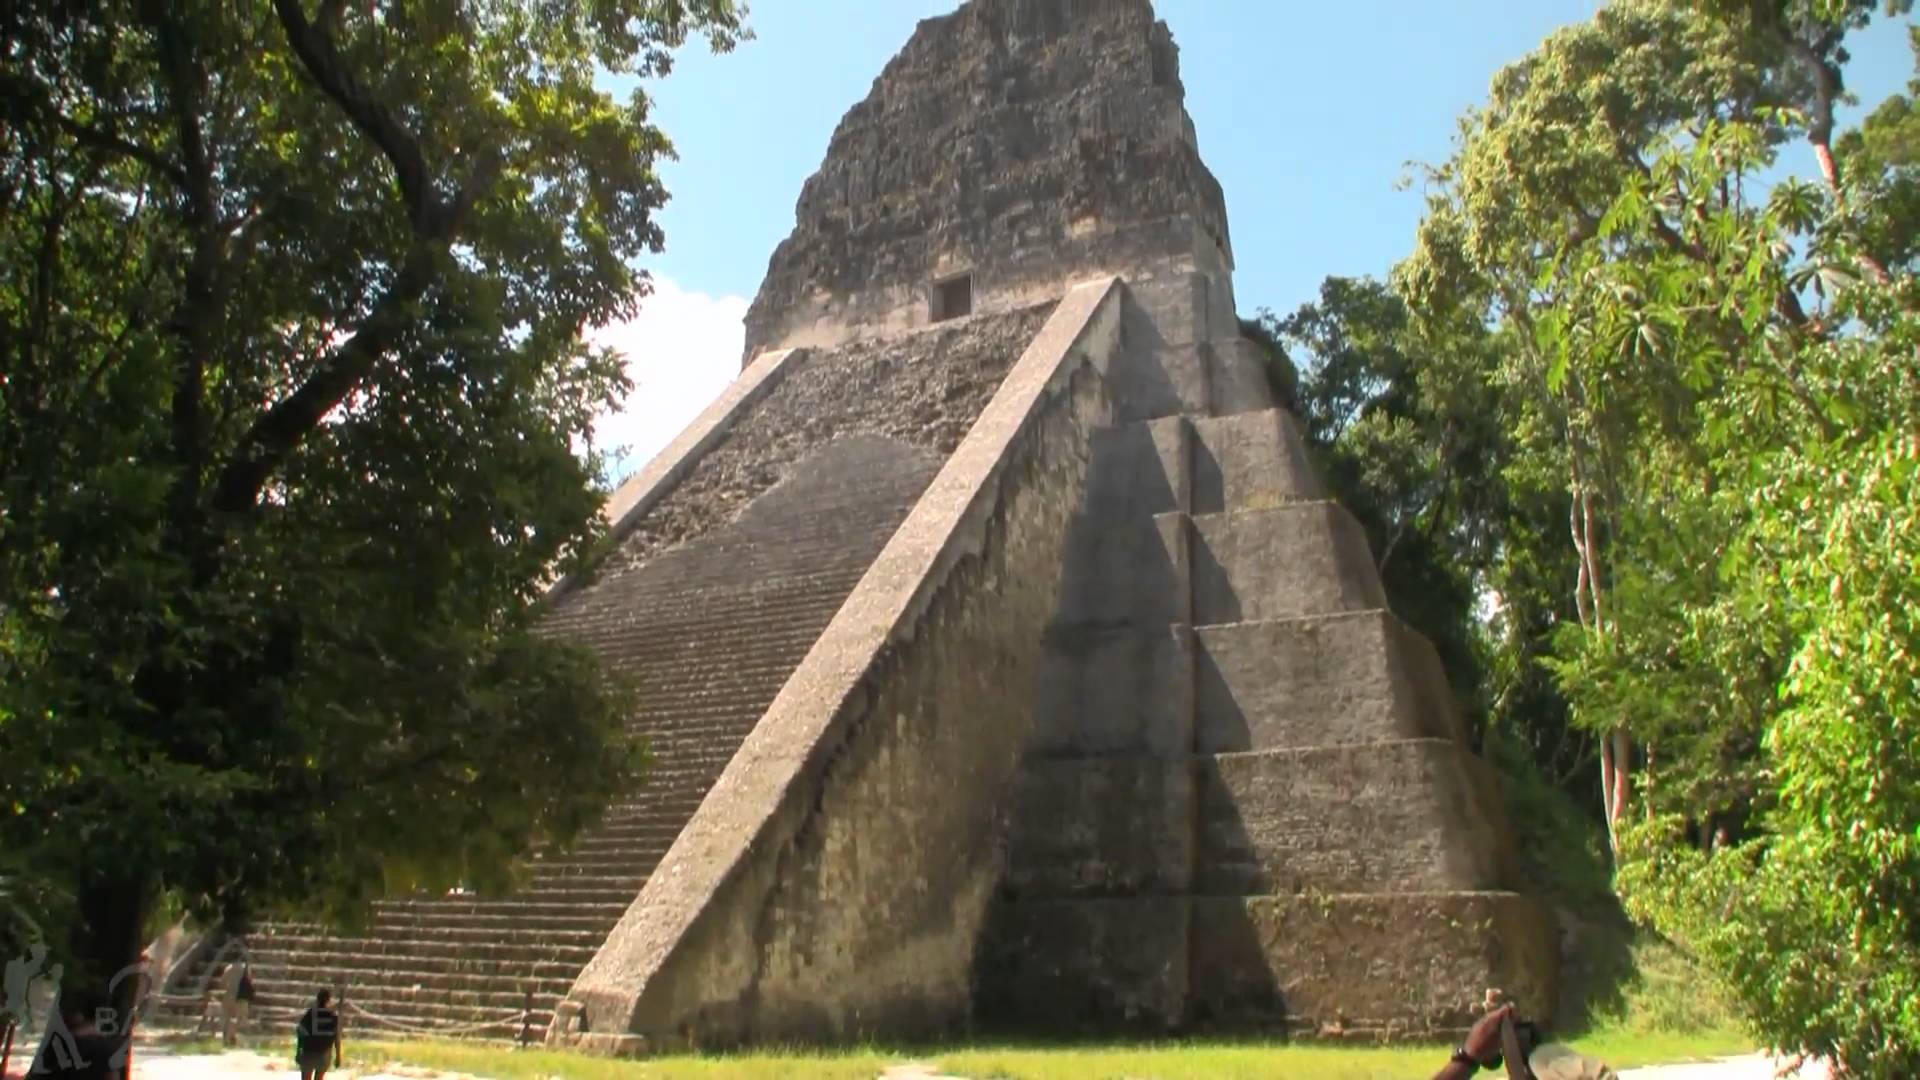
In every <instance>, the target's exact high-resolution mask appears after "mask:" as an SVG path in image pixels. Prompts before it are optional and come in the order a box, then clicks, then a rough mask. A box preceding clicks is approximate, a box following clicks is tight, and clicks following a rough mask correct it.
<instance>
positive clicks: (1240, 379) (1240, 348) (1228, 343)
mask: <svg viewBox="0 0 1920 1080" xmlns="http://www.w3.org/2000/svg"><path fill="white" fill-rule="evenodd" d="M1207 364H1208V366H1207V384H1208V386H1209V387H1210V388H1211V389H1212V391H1213V401H1212V402H1211V405H1212V412H1213V414H1214V415H1215V416H1232V415H1235V414H1238V413H1248V412H1259V411H1262V410H1266V409H1271V408H1273V406H1274V400H1273V387H1272V385H1271V384H1270V383H1268V382H1267V371H1266V361H1265V359H1264V358H1263V357H1262V356H1261V354H1260V348H1259V346H1257V345H1255V344H1254V343H1253V342H1251V341H1248V340H1247V339H1245V338H1240V337H1235V338H1228V339H1226V340H1223V341H1215V342H1213V343H1211V344H1210V345H1209V346H1208V349H1207Z"/></svg>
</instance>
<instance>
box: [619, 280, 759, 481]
mask: <svg viewBox="0 0 1920 1080" xmlns="http://www.w3.org/2000/svg"><path fill="white" fill-rule="evenodd" d="M746 314H747V300H746V298H745V297H743V296H719V297H715V296H708V295H707V294H706V293H697V292H687V291H686V290H684V289H682V288H680V286H679V285H677V284H675V283H674V282H673V281H671V280H669V279H667V278H663V277H659V276H657V275H656V276H655V277H654V279H653V292H652V294H651V295H649V296H647V297H646V298H645V299H643V300H642V301H640V311H639V313H638V314H636V315H635V316H634V317H633V318H631V319H629V320H627V321H626V322H623V323H615V324H613V325H611V326H606V327H603V328H601V329H600V330H597V331H595V332H594V333H592V334H590V335H588V339H589V340H591V341H592V342H593V343H594V344H596V345H605V346H608V347H610V348H614V349H618V350H619V351H620V352H622V353H623V354H625V356H626V358H627V375H628V377H630V378H631V379H632V380H633V383H634V386H633V392H632V393H630V394H628V395H627V400H626V402H625V403H624V404H623V406H622V407H621V409H620V410H619V411H617V412H611V413H606V414H604V415H603V416H601V418H600V420H599V421H598V422H597V423H596V424H595V425H594V439H595V441H596V442H597V443H598V444H599V445H600V446H601V447H602V448H603V449H605V450H606V451H607V452H608V453H615V452H616V451H624V454H625V456H624V458H623V459H622V460H620V461H619V462H618V463H617V464H616V466H615V468H614V473H615V480H616V481H617V480H619V479H620V478H622V477H624V476H625V475H626V474H627V473H630V472H632V471H634V470H635V469H638V468H640V467H641V466H642V465H645V464H646V463H647V462H648V461H649V460H651V459H652V457H653V455H654V454H656V453H658V452H659V451H660V449H661V448H662V447H664V446H666V445H667V444H668V443H669V442H672V441H673V438H674V436H676V435H678V434H680V431H681V429H683V428H685V427H686V426H687V424H688V423H690V422H691V421H692V420H693V418H694V417H696V416H698V415H700V410H701V409H704V408H706V407H707V405H708V403H709V402H711V401H712V400H713V399H714V398H715V397H716V396H717V395H718V394H719V393H720V391H721V390H723V389H725V388H726V385H727V384H728V383H730V382H732V381H733V379H734V377H735V376H736V375H738V374H740V351H741V349H742V348H743V347H744V346H745V343H746V328H745V326H744V325H743V323H742V320H743V319H745V318H746Z"/></svg>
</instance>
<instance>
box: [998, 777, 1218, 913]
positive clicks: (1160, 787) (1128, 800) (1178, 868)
mask: <svg viewBox="0 0 1920 1080" xmlns="http://www.w3.org/2000/svg"><path fill="white" fill-rule="evenodd" d="M1193 821H1194V779H1193V759H1192V758H1188V757H1181V758H1156V757H1131V756H1130V757H1105V758H1065V759H1060V758H1055V759H1044V758H1043V759H1032V758H1029V759H1028V761H1027V763H1026V765H1025V767H1024V768H1023V769H1022V770H1021V774H1020V778H1019V781H1018V783H1017V785H1016V792H1015V797H1014V806H1013V818H1012V820H1011V823H1010V826H1009V834H1008V835H1009V842H1008V850H1007V879H1006V882H1005V884H1004V885H1003V886H1002V892H1003V894H1004V895H1007V896H1009V897H1014V898H1019V899H1030V898H1035V897H1049V896H1052V897H1059V896H1135V895H1146V896H1156V895H1158V896H1164V895H1169V894H1173V893H1182V892H1186V891H1187V890H1188V889H1189V888H1191V887H1192V884H1193V847H1194V830H1193Z"/></svg>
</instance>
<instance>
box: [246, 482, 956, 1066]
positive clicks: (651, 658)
mask: <svg viewBox="0 0 1920 1080" xmlns="http://www.w3.org/2000/svg"><path fill="white" fill-rule="evenodd" d="M882 450H887V447H885V446H878V445H875V446H866V447H865V449H864V450H861V453H864V454H866V455H867V456H868V458H867V459H866V460H865V465H864V466H863V467H864V468H866V469H867V470H868V471H867V472H859V471H858V470H855V471H854V472H852V473H849V472H847V471H846V469H844V468H840V467H833V466H830V465H826V466H822V467H821V469H820V470H819V471H817V472H816V473H814V474H811V475H809V474H805V473H804V472H803V473H802V475H800V476H799V477H798V478H797V480H795V481H790V482H788V483H784V484H781V485H779V486H777V487H775V488H774V489H773V491H772V492H771V493H770V494H769V496H768V497H765V498H762V499H759V500H756V501H755V502H753V503H751V504H749V505H748V506H747V507H745V508H744V509H743V510H741V511H740V512H739V514H738V516H736V517H734V518H733V519H732V520H731V521H730V522H724V523H719V524H717V525H712V526H708V527H707V531H706V532H705V534H704V535H701V536H699V537H697V538H696V539H694V540H693V541H691V542H689V543H682V544H678V545H674V546H671V547H665V548H663V547H661V546H660V544H659V543H657V542H655V541H653V540H650V539H649V537H650V536H651V535H652V534H650V533H648V531H647V530H648V525H647V522H646V520H644V519H643V520H642V522H641V523H640V524H639V526H638V528H637V529H636V531H635V532H634V533H633V534H632V536H631V537H630V538H629V541H628V542H629V544H635V545H639V547H638V548H637V549H636V550H650V551H655V552H657V554H655V555H653V556H652V557H651V558H650V559H649V560H648V561H646V562H643V563H641V564H639V565H637V566H621V565H620V564H619V557H618V556H616V558H615V559H614V560H611V561H610V562H609V564H608V565H607V566H606V567H605V568H604V569H603V572H602V573H601V574H600V575H599V577H598V578H596V579H595V580H594V581H593V582H592V583H590V584H588V585H587V586H586V587H585V588H583V589H581V590H578V591H576V592H574V593H570V594H568V595H566V596H565V597H564V598H563V599H562V600H561V601H560V602H559V603H558V604H557V605H556V607H555V610H554V611H553V612H551V613H550V615H549V617H548V618H547V620H546V622H545V623H544V624H543V625H544V627H545V629H547V630H548V631H551V632H554V633H557V634H560V635H564V636H567V637H570V638H572V639H574V640H577V641H581V642H583V643H585V644H588V645H589V646H591V647H593V648H595V649H596V650H597V651H598V652H599V653H600V655H601V656H602V657H603V659H604V660H605V661H606V662H607V663H608V664H609V665H611V666H613V667H615V668H616V669H618V670H620V671H621V672H622V673H623V674H625V675H627V676H629V677H631V678H633V679H634V680H635V681H636V682H637V684H638V685H639V687H640V692H641V697H640V700H639V704H638V707H637V708H636V710H635V711H634V714H633V715H632V716H631V717H630V718H629V721H628V723H627V725H626V726H627V730H628V731H629V732H631V733H633V734H634V735H636V736H638V737H640V738H642V739H644V740H645V741H646V743H647V745H648V748H649V750H650V752H651V754H652V763H653V764H652V769H651V771H650V773H649V774H648V776H647V777H646V778H645V779H644V780H643V782H642V784H641V786H640V787H639V788H638V790H636V792H635V793H634V794H633V796H632V797H630V798H627V799H624V800H622V802H621V803H620V804H619V805H617V806H615V807H613V808H611V809H610V811H609V812H608V813H607V814H606V815H605V817H604V818H603V819H602V820H601V821H600V822H599V823H598V824H596V825H595V826H594V827H592V828H590V829H587V830H586V831H584V832H583V833H582V834H581V835H580V836H578V837H576V838H575V839H574V840H573V841H572V842H571V843H569V844H568V845H567V846H566V847H564V848H561V847H550V848H546V849H543V850H541V851H538V852H536V853H535V854H534V856H533V858H531V859H530V861H529V865H528V867H527V870H528V877H527V879H526V880H525V881H524V883H523V884H522V885H521V887H520V888H519V889H517V890H516V891H515V892H513V893H512V894H510V895H507V896H489V897H474V896H464V895H454V896H431V897H429V896H413V897H400V898H394V899H392V900H389V901H383V902H381V903H380V904H378V905H376V907H375V909H374V913H373V918H372V920H371V926H370V928H369V929H367V930H366V931H365V932H364V933H363V934H362V936H358V937H346V936H341V935H337V934H331V933H328V932H326V931H325V930H323V929H321V928H318V927H313V926H302V925H297V924H277V925H272V926H268V927H263V928H262V933H260V934H256V935H254V937H253V939H252V942H253V946H254V954H255V970H256V971H257V972H270V973H273V974H274V975H275V978H276V979H278V980H279V981H280V982H282V983H285V984H290V985H284V986H276V987H275V988H274V993H273V995H267V994H263V996H262V1004H263V1006H268V1007H273V1008H285V1009H287V1010H294V1009H296V1008H302V1007H304V1005H305V1002H306V1000H307V999H308V997H309V995H310V994H311V991H312V988H315V987H318V986H320V985H326V984H327V983H328V982H330V981H331V982H333V983H337V984H339V986H341V987H343V988H344V989H346V991H347V994H346V999H345V1000H346V1005H344V1006H343V1016H344V1018H345V1019H346V1021H347V1023H348V1024H349V1025H350V1026H352V1025H355V1024H356V1021H355V1019H354V1017H353V1015H352V1009H351V1006H355V1005H357V1006H362V1007H364V1008H366V1009H367V1010H369V1011H370V1012H373V1013H376V1014H379V1015H382V1016H385V1017H387V1018H388V1019H389V1020H392V1021H393V1022H395V1023H398V1024H411V1025H415V1026H429V1027H433V1028H435V1029H437V1030H443V1029H444V1028H445V1027H446V1026H447V1025H449V1024H453V1025H458V1024H467V1023H473V1022H477V1021H488V1020H494V1023H493V1024H492V1026H490V1027H489V1028H488V1029H487V1031H488V1033H490V1034H494V1035H506V1036H510V1035H511V1034H513V1033H515V1032H517V1029H518V1022H517V1020H516V1021H508V1022H504V1023H502V1022H499V1021H498V1020H497V1019H496V1018H495V1017H494V1016H490V1015H489V1014H492V1013H497V1012H498V1011H499V1010H502V1009H505V1010H509V1011H510V1010H512V1009H513V1008H515V1007H516V1006H519V1005H521V1004H523V1003H524V1000H525V988H526V986H528V985H532V986H533V987H534V989H535V990H536V994H535V999H536V1006H537V1013H536V1029H537V1030H536V1035H539V1034H543V1033H544V1030H545V1026H546V1024H547V1023H548V1022H549V1020H550V1015H551V1007H552V1005H553V1004H554V1003H555V1002H557V1001H558V1000H559V999H560V997H561V996H563V995H564V994H565V993H566V991H567V990H568V988H569V987H570V986H571V985H572V981H573V979H574V978H575V977H577V975H578V972H579V971H580V970H581V968H583V967H584V966H585V964H586V963H587V962H588V961H589V960H590V959H591V958H592V956H593V955H594V954H595V952H596V951H597V949H598V948H599V947H600V945H601V944H602V943H603V942H604V941H605V938H606V935H607V934H608V933H609V932H610V931H611V930H612V928H613V927H614V925H615V924H616V923H617V922H618V920H619V919H620V917H621V916H622V915H623V914H624V913H625V912H626V911H627V910H628V908H629V907H630V906H631V905H632V903H633V901H634V899H635V897H637V896H638V895H639V892H640V890H641V888H642V887H643V886H644V884H645V882H646V879H647V875H648V874H650V873H651V872H652V871H653V869H654V868H655V867H656V866H657V865H658V864H659V861H660V859H661V858H662V857H663V856H664V855H665V853H666V852H667V851H668V850H669V849H670V848H671V846H672V844H673V842H674V840H675V839H676V838H677V836H678V835H679V833H680V831H681V829H682V828H684V827H685V824H686V822H687V820H688V819H689V818H690V817H691V816H692V815H693V814H694V812H695V811H696V810H697V809H698V807H699V806H700V804H701V802H702V800H703V799H704V798H705V796H706V794H707V792H708V791H709V790H710V789H711V787H712V785H713V783H714V781H715V780H716V779H717V778H718V777H719V776H720V775H721V773H722V772H723V771H724V770H725V769H726V767H727V765H728V763H729V762H730V761H731V760H732V758H733V755H734V754H735V752H736V751H737V750H738V749H739V747H740V745H741V743H742V742H743V741H744V740H745V739H746V738H747V736H748V735H749V734H750V733H751V732H752V731H753V728H754V725H755V724H756V723H757V722H758V721H759V719H760V717H761V715H762V714H763V713H765V711H766V709H767V706H768V704H769V703H770V702H771V701H772V700H773V698H774V696H775V695H776V694H778V693H779V691H780V688H781V687H782V686H783V685H784V684H785V682H786V680H787V678H788V677H789V676H790V675H791V674H792V672H793V669H794V668H795V666H797V665H798V663H799V661H800V659H801V658H802V657H803V656H804V655H805V654H806V652H807V650H808V649H810V648H811V647H812V646H813V643H814V642H815V641H816V640H818V638H819V635H820V633H821V631H822V630H823V629H824V628H825V627H826V625H827V624H828V623H829V622H830V621H831V619H832V618H833V615H834V613H835V612H836V611H838V609H839V607H840V605H841V604H842V603H843V602H844V600H845V598H846V595H847V593H848V592H849V591H850V590H851V589H852V588H853V586H854V584H855V583H856V582H857V581H858V580H859V579H860V577H861V575H862V574H864V573H865V571H866V569H867V567H868V566H869V565H870V563H871V562H872V559H873V557H874V555H875V554H877V552H878V551H879V550H880V548H881V547H882V546H883V545H884V544H885V542H886V540H887V538H888V537H889V536H891V535H892V533H893V530H894V529H895V528H896V527H897V526H898V524H899V522H900V520H901V519H902V518H903V517H904V516H905V514H906V513H907V511H908V510H909V509H910V507H911V505H912V503H913V501H914V499H915V498H916V497H917V494H918V492H919V491H920V490H921V489H922V488H923V487H924V486H925V483H926V481H927V480H928V479H930V478H931V476H932V472H933V469H934V468H935V467H936V466H937V464H938V463H937V462H936V461H933V460H931V459H926V460H921V459H920V458H914V457H911V456H909V457H907V458H902V457H900V456H899V455H898V454H896V453H892V452H891V451H888V452H887V453H881V452H880V451H882ZM856 457H858V455H856ZM817 481H825V483H819V482H817ZM668 498H669V499H672V498H674V496H672V495H669V496H668ZM682 509H683V510H684V509H685V508H682ZM683 520H684V519H683ZM676 527H677V526H676ZM649 544H652V547H648V546H647V545H649ZM276 965H277V966H276ZM264 981H265V980H263V982H264ZM293 986H297V987H298V988H299V993H298V994H294V993H292V987H293ZM289 1015H291V1013H289ZM361 1029H362V1030H365V1026H364V1025H362V1027H361Z"/></svg>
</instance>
